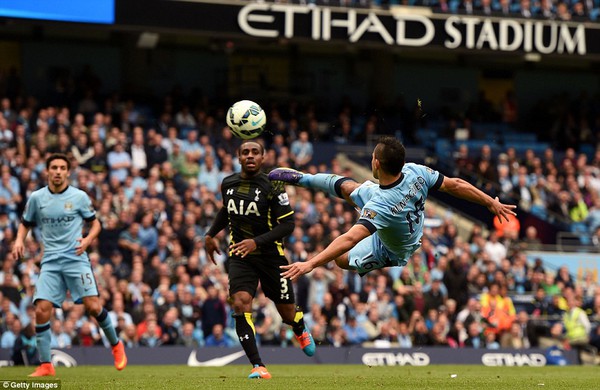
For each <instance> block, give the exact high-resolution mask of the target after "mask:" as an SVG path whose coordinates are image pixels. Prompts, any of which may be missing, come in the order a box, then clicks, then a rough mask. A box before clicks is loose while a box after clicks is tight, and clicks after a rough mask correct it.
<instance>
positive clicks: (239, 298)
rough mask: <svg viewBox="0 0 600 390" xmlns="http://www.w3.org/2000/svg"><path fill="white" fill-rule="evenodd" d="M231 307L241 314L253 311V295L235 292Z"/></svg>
mask: <svg viewBox="0 0 600 390" xmlns="http://www.w3.org/2000/svg"><path fill="white" fill-rule="evenodd" d="M231 308H232V309H233V312H234V313H237V314H241V313H246V312H249V311H252V296H250V295H248V296H246V294H239V295H238V294H234V296H233V297H232V304H231Z"/></svg>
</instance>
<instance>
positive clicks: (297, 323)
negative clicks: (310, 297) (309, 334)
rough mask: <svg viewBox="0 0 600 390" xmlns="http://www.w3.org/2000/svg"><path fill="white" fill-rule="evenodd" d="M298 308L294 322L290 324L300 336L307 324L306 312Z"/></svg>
mask: <svg viewBox="0 0 600 390" xmlns="http://www.w3.org/2000/svg"><path fill="white" fill-rule="evenodd" d="M297 310H298V311H296V316H295V317H294V322H292V323H290V324H288V325H290V326H291V327H292V330H293V331H294V334H295V335H296V336H300V335H301V334H302V333H303V332H304V328H306V325H304V313H303V312H302V311H301V310H300V309H299V308H298V309H297Z"/></svg>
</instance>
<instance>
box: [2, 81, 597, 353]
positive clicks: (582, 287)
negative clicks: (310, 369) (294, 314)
mask: <svg viewBox="0 0 600 390" xmlns="http://www.w3.org/2000/svg"><path fill="white" fill-rule="evenodd" d="M95 85H96V83H95V79H94V78H93V77H89V75H88V77H82V78H81V79H79V81H78V87H77V88H76V90H77V91H79V93H75V94H74V95H72V96H71V97H70V100H66V101H65V102H66V103H50V104H43V105H42V104H39V103H38V102H37V101H36V99H34V98H31V97H30V98H23V97H21V95H19V94H11V93H10V92H11V90H10V89H6V88H5V94H4V97H2V98H1V99H0V151H1V156H0V163H1V166H0V259H2V260H1V271H0V291H1V295H0V332H1V336H0V346H1V347H2V348H13V347H15V348H21V350H23V349H25V350H27V351H31V349H32V348H34V345H32V340H34V335H33V325H32V318H33V317H32V316H33V315H34V309H33V306H32V296H33V291H34V286H35V283H36V278H37V277H38V275H39V266H38V264H37V263H38V261H39V259H40V257H41V251H42V248H40V246H39V245H38V243H37V242H36V240H35V239H34V238H33V237H29V238H28V239H27V242H26V254H25V256H24V257H23V259H15V258H13V257H12V255H11V250H10V249H11V244H12V242H13V239H14V236H15V232H16V228H17V226H18V222H19V216H20V214H21V212H22V211H23V208H24V205H25V202H26V200H27V198H28V196H29V195H30V194H31V192H32V191H34V190H35V189H37V188H39V187H40V186H41V185H43V183H45V175H46V172H45V165H44V161H45V156H46V155H47V154H48V153H53V152H61V153H66V154H67V155H69V156H70V157H71V159H72V164H73V168H72V177H71V183H72V185H74V186H76V187H78V188H80V189H82V190H84V191H86V192H87V193H88V194H89V196H90V198H91V199H92V201H93V204H94V206H95V208H96V210H97V217H98V218H99V220H100V221H101V222H102V224H103V231H102V233H101V235H100V237H99V239H98V240H97V242H96V243H95V244H94V246H93V248H92V249H91V250H90V253H89V255H90V261H91V263H92V267H93V270H94V274H95V277H96V280H97V282H98V285H99V289H100V297H101V300H102V303H103V305H104V306H105V307H106V308H107V309H108V310H109V311H110V312H109V315H110V316H111V318H112V319H113V322H114V323H115V324H116V326H117V329H118V332H119V335H120V337H121V338H122V339H123V340H124V342H125V344H126V346H127V347H129V348H133V347H138V346H145V347H158V346H168V345H186V346H190V347H199V346H232V345H237V344H238V341H237V338H236V336H235V330H234V328H233V321H232V318H231V315H230V314H231V309H230V306H229V303H228V296H227V295H228V280H227V273H226V270H227V261H226V257H225V256H222V257H220V258H219V265H218V266H215V265H213V264H211V263H210V261H208V259H207V256H206V252H205V249H204V244H203V239H202V238H203V235H204V233H205V232H206V229H207V227H208V226H210V224H211V222H212V221H213V219H214V217H215V215H216V212H217V211H218V210H219V208H220V207H221V197H220V193H219V186H220V183H221V180H222V179H223V178H224V177H225V176H227V175H229V174H231V173H232V172H235V171H237V170H238V169H239V165H238V161H237V158H236V148H237V147H238V145H239V143H240V141H239V140H238V139H235V138H233V137H232V135H231V133H230V132H229V131H228V129H227V127H226V126H225V124H224V113H225V107H223V106H217V107H213V106H209V105H208V104H206V100H205V99H204V100H199V101H192V100H191V99H190V98H189V97H188V98H182V97H181V96H177V95H170V96H167V97H165V98H164V100H163V102H162V105H161V106H160V107H159V109H158V110H157V111H155V112H152V110H148V109H143V108H141V107H142V106H141V105H139V104H137V103H136V101H135V100H134V99H125V98H121V97H119V96H118V95H113V96H110V97H108V98H107V99H106V100H104V102H103V103H102V104H101V103H100V102H98V101H97V100H96V99H95V98H94V94H93V93H86V91H87V92H90V91H93V88H94V86H95ZM63 97H64V96H63ZM198 102H204V103H205V104H197V103H198ZM352 110H353V109H352V107H351V105H349V104H345V105H343V108H342V109H341V110H340V111H339V115H338V117H337V119H336V121H335V124H334V125H332V126H330V127H329V128H328V129H330V130H331V129H333V130H332V131H331V132H329V131H326V132H324V131H323V129H322V127H320V126H319V120H318V119H319V118H318V115H319V114H318V111H317V109H316V108H315V106H314V105H309V106H307V107H302V108H301V107H300V106H299V105H297V104H294V103H291V104H289V105H287V106H285V107H283V106H275V105H274V106H272V107H270V108H268V109H267V115H268V117H269V123H270V129H269V131H270V133H267V134H266V140H265V142H266V143H267V145H268V151H267V154H266V160H265V161H266V164H265V165H266V166H268V167H275V166H293V167H296V168H301V169H306V170H308V171H310V172H316V171H317V170H318V171H331V172H335V173H338V174H350V172H347V171H346V170H345V169H344V168H342V167H341V165H340V163H339V161H337V160H335V159H334V160H332V161H331V162H330V163H329V164H321V166H315V165H314V164H311V161H312V159H313V153H314V150H313V147H312V146H313V145H312V142H315V141H319V140H329V141H334V142H364V139H365V138H364V137H365V134H367V133H374V134H375V133H378V132H381V131H382V129H381V128H379V127H378V122H377V118H368V117H367V118H365V120H364V121H363V123H364V124H363V126H364V127H361V128H360V129H358V130H356V128H355V127H353V126H352V123H353V121H354V118H355V117H356V114H357V113H356V112H353V111H352ZM407 111H408V112H410V109H408V110H407ZM409 116H410V115H409ZM153 118H156V119H153ZM409 122H410V124H406V123H405V125H406V127H407V128H408V127H410V126H413V125H414V123H413V122H414V121H412V120H410V121H409ZM407 123H408V122H407ZM567 153H568V154H567V158H565V159H564V160H563V161H561V162H557V161H552V156H551V155H544V156H543V157H541V156H540V157H536V156H530V155H529V154H527V155H525V156H524V158H523V159H521V157H519V156H514V155H512V152H511V151H510V149H507V150H506V154H507V156H506V158H507V162H506V164H502V163H499V164H495V163H493V162H492V161H491V160H490V159H487V160H486V157H485V153H482V156H480V157H479V160H478V161H477V162H475V161H470V160H468V159H464V160H465V164H464V166H463V165H460V164H462V160H461V159H458V160H457V163H458V164H459V165H458V166H459V168H460V169H463V170H473V171H477V172H480V171H481V166H482V164H486V163H487V165H488V166H489V167H491V168H488V169H492V170H497V171H498V174H499V177H498V179H495V178H494V179H493V180H497V181H498V183H499V184H500V185H502V186H507V187H506V188H504V187H503V191H506V192H507V193H508V192H510V191H513V192H515V193H516V195H517V196H518V197H520V203H519V207H523V208H525V207H527V205H529V206H530V207H533V206H534V205H539V204H542V205H543V206H545V207H547V208H550V207H552V204H553V203H552V202H550V201H549V199H550V197H551V196H553V195H557V194H558V196H559V197H562V196H563V195H562V194H564V193H565V191H564V190H566V189H570V190H571V193H572V196H573V197H574V198H575V199H576V200H579V201H580V202H579V203H578V207H579V208H577V209H574V210H569V215H571V214H572V215H573V216H575V215H577V216H578V217H579V216H580V212H581V209H582V208H583V206H582V205H581V204H580V203H581V202H584V203H586V204H587V202H591V203H590V206H593V207H592V208H594V207H595V208H596V209H597V207H598V202H599V201H598V199H597V198H598V196H597V195H598V188H597V184H598V181H597V180H594V181H592V180H591V178H590V176H589V175H588V173H592V172H595V174H597V170H598V169H599V168H600V165H599V163H600V159H596V160H594V161H593V162H590V163H588V162H586V161H583V162H582V161H580V159H579V158H577V156H576V155H572V154H571V152H567ZM598 157H600V154H598ZM498 158H499V159H501V158H500V157H498ZM504 158H505V157H502V159H504ZM469 164H472V165H469ZM552 164H554V165H552ZM504 167H505V168H504ZM478 170H479V171H478ZM505 170H506V171H507V172H508V175H509V176H508V178H509V179H510V180H509V181H510V183H508V182H505V181H504V179H505V177H504V176H500V171H503V172H504V171H505ZM541 172H543V173H544V174H543V180H542V175H541V174H540V173H541ZM480 173H481V172H480ZM481 174H482V175H483V173H481ZM596 177H598V176H596ZM501 178H502V180H501ZM523 181H524V182H523ZM509 184H510V185H511V187H510V189H508V186H509ZM525 184H526V185H528V186H530V187H531V188H537V189H540V188H545V187H544V186H545V185H548V186H549V187H548V188H547V191H546V195H547V196H548V197H547V198H539V199H538V198H534V197H533V196H531V197H530V198H528V197H526V196H525V195H524V194H525V191H524V190H523V188H524V186H525ZM559 185H560V188H561V190H560V191H559V190H558V188H559V187H558V186H559ZM563 186H565V187H564V190H563ZM575 190H578V191H579V192H581V196H580V197H579V198H577V196H578V195H577V193H578V192H577V191H575ZM584 190H585V191H584ZM289 193H290V195H291V202H292V205H293V207H294V209H295V212H296V213H295V215H296V228H295V230H294V232H293V234H292V235H291V236H290V237H289V239H288V240H287V247H286V251H287V253H288V256H289V258H290V260H291V261H294V262H296V261H303V260H305V259H307V258H308V257H309V256H311V254H313V253H316V252H320V251H322V250H323V248H324V247H325V246H326V245H327V244H328V243H329V242H331V240H333V239H334V238H335V237H337V236H338V235H340V234H341V232H344V231H346V230H347V229H349V227H350V226H352V224H353V223H354V222H355V219H356V217H357V215H356V213H355V211H354V210H353V209H351V208H350V207H349V206H348V205H346V204H344V203H343V202H341V201H339V200H336V199H330V198H328V197H327V196H325V195H324V194H322V193H318V192H317V193H313V192H310V191H308V190H305V189H301V188H290V189H289ZM526 202H528V203H526ZM559 204H561V205H562V204H564V202H563V203H559ZM427 213H428V222H427V229H426V234H425V236H424V239H423V246H422V250H421V251H419V252H418V253H417V254H415V255H414V256H413V257H412V259H411V261H410V262H409V264H408V265H407V266H406V267H404V268H402V269H399V268H389V269H385V270H380V271H377V272H372V273H370V274H367V275H366V276H364V277H362V278H361V277H359V276H358V275H357V274H355V273H352V272H347V271H343V270H341V269H338V268H335V267H330V268H327V267H322V268H319V269H316V270H314V272H312V273H311V274H309V275H307V276H306V277H303V278H302V279H300V280H299V282H298V283H297V284H296V285H295V288H296V290H297V297H298V303H299V305H300V306H302V307H303V308H304V309H305V312H306V314H305V317H304V319H305V321H306V323H307V325H308V326H309V327H310V329H311V331H312V334H313V336H314V337H315V339H316V340H317V342H318V344H320V345H333V346H347V345H359V344H365V343H370V344H368V345H376V346H400V347H412V346H424V345H439V346H441V345H444V346H449V347H455V348H462V347H474V348H499V347H508V348H528V347H535V346H545V345H550V344H552V343H553V342H555V343H559V344H561V345H565V346H566V347H569V346H577V345H581V344H582V343H583V344H586V345H588V344H591V345H595V346H596V347H600V345H599V343H600V327H598V326H593V323H596V324H597V322H598V321H600V287H598V284H597V282H598V281H597V279H595V278H597V275H594V274H592V273H590V274H586V275H585V277H584V279H583V280H575V279H574V277H573V275H570V274H569V272H568V270H567V269H566V268H561V269H560V270H552V269H548V268H546V267H544V264H543V262H542V261H538V262H536V264H534V265H532V264H528V263H527V259H526V255H525V253H524V251H525V250H527V249H537V248H539V245H540V241H539V239H537V238H536V232H535V228H533V227H523V229H522V230H523V231H527V234H526V235H525V236H524V237H519V235H518V232H516V233H515V232H512V234H511V233H508V232H506V231H493V230H492V231H491V232H489V233H488V232H487V231H486V230H485V229H483V228H482V227H481V226H479V225H474V226H473V228H472V231H471V232H470V236H469V237H466V238H465V237H462V236H461V235H459V234H458V228H457V225H456V223H455V222H454V220H453V219H452V218H450V217H448V215H446V214H442V215H436V214H434V213H433V212H432V211H431V210H429V209H428V211H427ZM592 213H593V214H594V215H595V216H596V218H597V215H596V214H597V213H598V210H596V211H595V212H594V211H590V214H592ZM573 220H575V219H573ZM34 233H35V231H34ZM217 238H218V239H219V241H220V243H221V245H222V249H223V253H226V250H225V249H226V248H227V236H226V235H225V234H224V232H222V233H221V234H220V235H219V236H217ZM515 294H529V295H530V296H531V299H530V301H528V302H526V304H523V302H517V303H515V302H513V299H512V297H514V296H515ZM581 311H583V312H584V313H585V315H583V316H579V315H575V316H572V315H571V316H570V314H572V313H580V312H581ZM254 315H255V325H256V332H257V338H258V340H259V342H260V343H261V344H263V345H283V346H285V345H290V344H293V342H294V341H293V340H294V338H293V337H292V332H291V330H290V329H289V328H288V327H286V326H282V323H281V320H280V317H279V316H278V315H277V313H276V309H275V307H274V305H273V303H272V302H270V301H269V300H267V299H266V298H265V297H264V295H263V294H259V296H258V297H257V299H256V300H255V305H254ZM52 331H53V338H52V347H55V348H68V347H70V346H72V345H79V346H92V345H98V344H102V343H106V340H105V339H104V338H103V335H102V333H101V332H100V331H99V328H98V326H97V324H96V323H95V322H94V320H92V319H91V318H90V317H88V316H87V315H86V313H84V311H83V308H82V307H81V306H80V305H75V304H74V303H73V302H72V301H70V302H68V303H66V304H64V305H63V307H62V308H60V309H58V310H57V311H56V319H55V320H54V321H53V322H52ZM545 343H546V344H545Z"/></svg>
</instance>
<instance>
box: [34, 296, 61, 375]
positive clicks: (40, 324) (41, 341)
mask: <svg viewBox="0 0 600 390" xmlns="http://www.w3.org/2000/svg"><path fill="white" fill-rule="evenodd" d="M52 309H53V307H52V302H50V301H47V300H44V299H38V300H36V301H35V320H36V325H35V340H36V343H37V349H38V352H39V354H40V362H41V364H40V365H39V366H38V367H37V368H36V370H35V371H34V372H33V373H32V374H30V375H29V376H30V377H41V376H55V375H56V373H55V371H54V366H53V365H52V360H51V356H50V338H51V335H50V317H51V316H52Z"/></svg>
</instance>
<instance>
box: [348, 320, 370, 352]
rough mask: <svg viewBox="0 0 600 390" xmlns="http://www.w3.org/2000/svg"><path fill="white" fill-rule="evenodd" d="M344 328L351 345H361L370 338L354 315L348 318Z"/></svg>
mask: <svg viewBox="0 0 600 390" xmlns="http://www.w3.org/2000/svg"><path fill="white" fill-rule="evenodd" d="M342 329H343V330H344V332H345V339H346V342H347V343H348V344H349V345H359V344H361V343H363V342H365V341H367V340H368V339H369V334H368V333H367V331H366V330H365V328H364V327H363V325H362V324H360V323H358V321H357V320H356V317H354V316H349V317H348V318H346V324H345V325H344V326H343V327H342Z"/></svg>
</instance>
